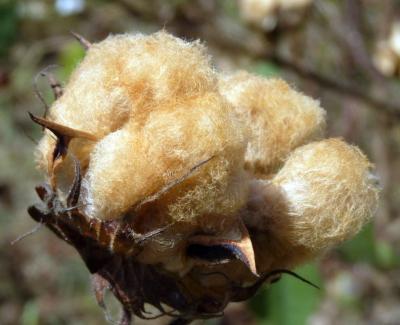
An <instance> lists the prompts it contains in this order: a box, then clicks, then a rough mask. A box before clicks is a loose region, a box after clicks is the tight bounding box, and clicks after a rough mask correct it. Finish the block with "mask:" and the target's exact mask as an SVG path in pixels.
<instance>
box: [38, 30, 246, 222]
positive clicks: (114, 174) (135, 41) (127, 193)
mask: <svg viewBox="0 0 400 325" xmlns="http://www.w3.org/2000/svg"><path fill="white" fill-rule="evenodd" d="M48 119H50V120H51V121H53V122H56V123H59V124H62V125H64V126H67V127H70V128H74V129H77V130H80V131H85V132H88V133H91V134H93V135H94V136H96V137H97V138H98V139H99V141H98V142H97V143H96V142H95V141H86V140H85V141H83V140H81V139H73V140H72V141H71V142H70V144H69V147H68V157H67V158H66V159H64V161H63V163H62V165H61V166H57V170H56V179H57V182H58V183H57V184H58V187H59V188H60V189H62V190H64V191H65V190H67V189H68V186H69V185H70V184H71V182H72V179H73V168H72V163H73V159H71V158H70V157H72V156H74V157H76V158H77V159H78V160H79V161H80V163H81V167H82V169H83V174H84V179H83V192H82V196H81V201H82V202H81V203H82V204H83V205H84V206H85V212H86V213H87V214H88V215H90V216H92V217H97V218H102V219H113V218H119V217H120V216H121V215H123V214H124V213H127V212H129V210H130V209H131V208H132V207H133V206H134V205H135V204H136V203H138V202H139V201H141V200H144V199H146V197H148V196H151V195H154V194H155V193H157V191H159V190H161V189H162V188H163V187H164V186H167V185H168V184H169V183H171V182H173V181H174V180H176V179H179V178H180V177H182V176H184V175H185V174H187V173H188V172H189V171H190V170H191V169H192V168H193V167H194V166H195V165H196V164H199V163H201V162H202V161H204V160H206V159H209V158H212V159H211V160H210V161H209V162H208V163H207V164H206V165H205V166H204V167H201V168H200V169H199V171H196V172H195V173H194V175H193V176H191V177H190V178H191V180H190V182H186V183H185V184H182V185H178V188H181V189H182V188H185V191H177V195H178V196H177V197H176V198H175V199H172V198H171V197H169V200H170V204H169V205H168V206H167V207H165V212H164V213H165V214H168V213H169V214H170V217H172V218H173V219H179V220H180V219H185V218H186V219H188V220H189V219H193V220H194V219H195V217H197V216H199V215H200V214H203V213H206V212H210V211H211V210H212V211H214V212H218V213H221V214H224V215H232V214H233V213H234V212H235V210H237V209H238V208H239V206H240V205H241V204H243V201H244V200H245V196H246V186H247V185H246V181H243V177H244V176H243V175H244V170H243V152H244V149H245V142H246V139H245V138H244V136H243V134H242V131H241V130H242V128H241V125H240V124H239V122H238V120H237V119H236V118H235V117H234V115H233V112H232V109H231V106H230V105H229V104H228V103H227V102H226V101H225V99H224V98H223V97H222V96H221V95H220V94H219V91H218V85H217V76H216V73H215V72H214V70H213V68H212V66H211V65H210V62H209V57H208V55H207V54H206V51H205V48H204V46H203V45H201V44H200V43H199V42H190V43H189V42H185V41H183V40H181V39H178V38H176V37H174V36H172V35H169V34H167V33H165V32H159V33H156V34H153V35H151V36H144V35H140V34H139V35H128V34H126V35H118V36H110V37H108V38H107V39H106V40H104V41H102V42H100V43H98V44H93V45H92V46H91V47H90V48H89V50H88V52H87V55H86V57H85V58H84V60H83V61H82V62H81V64H80V65H79V67H78V68H77V69H76V70H75V72H74V73H73V74H72V76H71V80H70V82H69V83H68V85H67V87H66V88H65V91H64V95H63V96H62V97H61V98H59V99H58V100H57V101H56V102H55V103H54V105H53V106H52V107H51V109H50V114H49V117H48ZM54 146H55V140H54V135H52V134H51V132H48V131H46V133H45V136H44V138H43V139H42V140H41V144H40V145H39V147H38V149H37V154H36V156H37V160H38V165H39V167H40V168H42V169H44V170H45V171H46V172H50V171H49V170H48V169H49V166H50V167H51V166H52V164H51V161H52V154H53V151H54ZM238 179H240V180H241V181H240V182H239V181H237V180H238ZM229 193H231V194H229ZM224 194H226V195H224Z"/></svg>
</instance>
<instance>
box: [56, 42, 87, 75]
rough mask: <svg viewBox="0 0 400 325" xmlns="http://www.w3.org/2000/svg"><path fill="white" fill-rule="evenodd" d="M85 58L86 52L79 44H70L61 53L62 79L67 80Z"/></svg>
mask: <svg viewBox="0 0 400 325" xmlns="http://www.w3.org/2000/svg"><path fill="white" fill-rule="evenodd" d="M84 56H85V50H84V49H83V48H82V46H81V45H80V44H79V43H78V42H71V43H68V44H67V45H66V46H65V47H64V48H63V50H62V51H61V53H60V58H59V62H60V65H61V71H60V72H61V77H62V78H63V79H64V80H67V79H68V78H69V76H70V74H71V72H72V71H73V70H74V69H75V67H76V66H77V64H78V63H79V62H80V61H81V60H82V59H83V57H84Z"/></svg>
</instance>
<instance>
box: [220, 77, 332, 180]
mask: <svg viewBox="0 0 400 325" xmlns="http://www.w3.org/2000/svg"><path fill="white" fill-rule="evenodd" d="M220 89H221V92H222V94H223V95H224V96H225V98H226V99H227V100H228V101H229V102H230V103H231V104H232V105H233V107H234V109H235V112H236V114H237V115H238V117H239V118H240V119H241V120H242V122H243V123H244V125H246V126H247V128H248V130H249V132H250V135H249V144H248V146H247V150H246V156H245V162H246V167H247V169H248V170H250V171H252V172H253V173H255V174H264V175H268V174H271V173H274V172H275V171H276V170H277V168H278V167H280V166H281V165H282V163H283V161H284V160H285V158H286V157H287V155H288V154H289V153H290V152H291V151H292V150H293V149H295V148H296V147H298V146H300V145H302V144H305V143H307V142H309V141H311V140H315V139H318V138H320V137H321V135H322V134H323V131H324V128H325V111H324V110H323V109H322V108H321V107H320V106H319V103H318V102H317V101H316V100H313V99H311V98H310V97H307V96H305V95H303V94H302V93H300V92H297V91H295V90H294V89H292V88H291V87H289V85H288V84H287V83H286V82H285V81H283V80H280V79H265V78H262V77H258V76H254V75H251V74H249V73H246V72H239V73H236V74H234V75H231V76H227V77H223V78H221V80H220Z"/></svg>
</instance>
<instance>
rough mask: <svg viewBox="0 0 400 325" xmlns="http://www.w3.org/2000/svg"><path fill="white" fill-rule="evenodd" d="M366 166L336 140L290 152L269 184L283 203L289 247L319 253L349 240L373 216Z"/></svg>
mask: <svg viewBox="0 0 400 325" xmlns="http://www.w3.org/2000/svg"><path fill="white" fill-rule="evenodd" d="M371 167H372V166H371V164H370V163H369V161H368V160H367V158H366V157H365V156H364V155H363V154H362V153H361V152H360V150H359V149H358V148H356V147H353V146H350V145H348V144H346V143H345V142H343V141H342V140H339V139H329V140H324V141H320V142H314V143H311V144H308V145H306V146H303V147H301V148H298V149H297V150H295V151H294V152H293V153H292V154H291V155H290V157H289V159H288V160H287V162H286V163H285V165H284V167H283V168H282V169H281V170H280V171H279V173H278V174H277V175H276V176H275V177H274V179H273V180H272V183H273V184H274V185H276V186H278V187H279V188H280V189H281V191H282V192H283V194H284V197H285V199H286V201H287V212H285V213H287V215H288V218H287V220H288V226H289V228H288V231H287V233H281V234H279V236H280V237H281V239H283V238H285V239H286V240H287V241H288V242H289V243H292V245H301V246H304V247H306V248H307V249H309V250H310V251H315V252H320V251H322V250H324V249H326V248H328V247H331V246H333V245H335V244H338V243H340V242H342V241H344V240H347V239H349V238H351V237H352V236H354V235H355V234H356V233H357V232H358V231H359V230H360V229H361V227H362V226H363V225H364V224H365V223H366V222H367V221H368V220H369V219H370V217H371V216H372V213H373V212H374V210H375V208H376V205H377V199H378V190H377V184H376V178H375V177H374V175H373V174H372V173H371Z"/></svg>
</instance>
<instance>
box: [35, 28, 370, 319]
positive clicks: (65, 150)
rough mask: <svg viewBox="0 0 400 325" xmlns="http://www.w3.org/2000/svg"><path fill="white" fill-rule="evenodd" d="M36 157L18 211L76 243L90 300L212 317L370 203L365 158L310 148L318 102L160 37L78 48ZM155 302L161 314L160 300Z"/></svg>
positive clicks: (306, 256)
mask: <svg viewBox="0 0 400 325" xmlns="http://www.w3.org/2000/svg"><path fill="white" fill-rule="evenodd" d="M78 39H80V40H81V41H82V42H83V43H84V45H85V47H87V54H86V57H85V59H84V60H83V61H82V62H81V63H80V65H79V66H78V68H77V69H76V70H75V72H74V73H73V74H72V76H71V79H70V81H69V83H68V85H67V86H66V88H65V90H64V93H63V95H62V96H61V97H59V98H58V99H57V100H56V101H55V102H54V104H53V105H52V107H51V108H50V110H49V114H48V116H46V117H45V118H39V117H35V116H33V115H32V116H31V117H32V119H33V120H34V121H35V122H36V123H38V124H40V125H41V126H43V127H44V128H45V129H46V130H45V132H44V136H43V138H42V140H41V141H40V143H39V145H38V148H37V150H36V157H37V162H38V166H39V167H40V169H42V170H43V172H44V173H45V175H46V177H47V183H48V185H44V186H40V187H38V188H37V192H38V194H39V196H40V198H41V199H42V201H43V203H42V204H41V205H36V206H33V207H31V208H30V209H29V212H30V214H31V216H32V217H33V218H34V219H35V220H37V221H38V222H42V223H44V224H46V225H47V226H48V227H49V228H50V229H51V230H52V231H54V232H55V233H56V234H57V235H58V236H59V237H60V238H62V239H63V240H66V241H67V242H69V243H70V244H72V245H73V246H75V248H76V249H77V250H78V252H79V253H80V254H81V256H82V258H83V259H84V261H85V263H86V265H87V266H88V268H89V270H90V272H91V273H93V274H94V279H95V289H96V293H97V295H96V296H97V298H98V300H99V303H100V305H103V301H102V297H103V291H104V288H106V287H108V286H110V287H111V290H112V291H113V292H114V294H115V295H116V297H117V298H118V299H119V300H120V301H121V303H122V305H123V308H124V311H125V318H124V321H128V320H129V319H130V316H131V315H132V314H135V315H138V316H140V317H142V318H147V317H148V314H147V312H146V311H145V308H144V306H145V304H151V305H153V306H155V307H156V308H157V309H158V310H159V311H160V312H161V314H172V315H175V316H177V317H181V318H184V319H188V320H190V319H195V318H207V317H213V316H216V315H218V314H219V313H220V312H222V311H223V309H224V307H225V306H226V304H227V303H229V302H230V301H241V300H245V299H248V298H249V297H251V296H252V295H253V294H254V293H255V291H256V290H257V288H258V287H259V286H260V285H261V284H262V283H264V282H265V281H269V280H271V279H272V278H273V276H275V275H276V274H280V273H282V272H284V270H286V269H288V268H293V267H294V266H296V265H298V264H300V263H303V262H305V261H307V260H310V259H312V258H314V257H316V256H318V255H319V254H321V253H322V252H324V251H325V250H326V249H328V248H330V247H331V246H333V245H336V244H338V243H340V242H342V241H344V240H346V239H348V238H350V237H352V236H353V235H355V233H357V231H358V230H359V229H360V228H361V227H362V226H363V225H364V224H365V223H366V222H367V221H368V220H369V218H370V216H371V214H372V213H373V211H374V209H375V206H376V203H377V193H378V190H377V185H376V181H375V178H374V177H373V174H371V164H370V163H369V162H368V160H367V158H366V157H365V156H364V155H363V154H362V153H361V152H360V151H359V150H358V149H357V148H355V147H353V146H350V145H348V144H346V143H345V142H343V141H342V140H340V139H329V140H321V137H322V135H323V131H324V126H325V112H324V110H323V109H322V108H321V107H320V106H319V103H318V102H317V101H315V100H312V99H311V98H309V97H307V96H305V95H303V94H301V93H299V92H298V91H296V90H294V89H292V88H291V87H289V86H288V85H287V84H286V83H285V82H284V81H282V80H278V79H264V78H261V77H257V76H253V75H251V74H248V73H245V72H240V73H237V74H234V75H229V76H227V75H223V74H221V73H218V72H216V71H215V70H214V69H213V68H212V66H211V65H210V60H209V57H208V56H207V54H206V49H205V47H204V46H203V45H202V44H201V43H199V42H191V43H190V42H185V41H183V40H180V39H178V38H175V37H173V36H171V35H169V34H167V33H165V32H159V33H156V34H154V35H150V36H144V35H119V36H112V37H109V38H107V39H106V40H104V41H102V42H100V43H97V44H90V43H89V42H87V41H84V40H83V39H81V38H80V36H79V37H78ZM165 306H167V307H165Z"/></svg>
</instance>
